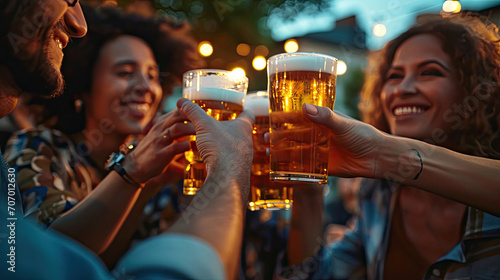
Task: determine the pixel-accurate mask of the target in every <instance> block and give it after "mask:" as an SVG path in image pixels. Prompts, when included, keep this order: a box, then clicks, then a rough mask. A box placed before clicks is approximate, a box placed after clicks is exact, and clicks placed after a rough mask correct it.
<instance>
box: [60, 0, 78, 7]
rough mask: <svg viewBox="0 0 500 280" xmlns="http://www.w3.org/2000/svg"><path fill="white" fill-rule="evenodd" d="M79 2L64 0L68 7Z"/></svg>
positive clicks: (76, 0)
mask: <svg viewBox="0 0 500 280" xmlns="http://www.w3.org/2000/svg"><path fill="white" fill-rule="evenodd" d="M78 1H79V0H64V2H66V3H67V4H68V6H70V7H74V6H75V5H76V3H78Z"/></svg>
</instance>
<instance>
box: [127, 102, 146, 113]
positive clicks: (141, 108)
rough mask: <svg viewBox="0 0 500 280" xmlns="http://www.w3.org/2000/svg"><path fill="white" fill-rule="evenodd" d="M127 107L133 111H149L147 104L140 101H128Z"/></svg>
mask: <svg viewBox="0 0 500 280" xmlns="http://www.w3.org/2000/svg"><path fill="white" fill-rule="evenodd" d="M128 106H129V108H130V109H132V110H134V111H138V112H141V113H146V112H148V111H149V108H150V106H149V104H145V103H142V104H138V103H129V104H128Z"/></svg>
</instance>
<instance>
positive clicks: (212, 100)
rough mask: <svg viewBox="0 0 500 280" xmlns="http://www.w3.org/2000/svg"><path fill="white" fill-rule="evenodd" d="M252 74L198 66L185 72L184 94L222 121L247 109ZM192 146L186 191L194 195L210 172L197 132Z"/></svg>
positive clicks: (190, 139) (190, 140) (191, 138)
mask: <svg viewBox="0 0 500 280" xmlns="http://www.w3.org/2000/svg"><path fill="white" fill-rule="evenodd" d="M247 88H248V78H247V77H245V76H244V75H239V74H237V73H236V72H231V71H226V70H218V69H197V70H192V71H188V72H186V73H184V76H183V85H182V94H183V96H184V97H185V98H187V99H189V100H191V101H193V103H196V104H198V105H200V107H201V108H203V109H204V110H205V112H207V114H208V115H210V116H212V117H213V118H215V119H216V120H219V121H227V120H233V119H235V118H236V117H238V115H239V114H240V113H241V112H242V111H243V98H244V97H245V94H246V92H247ZM189 143H190V146H191V149H190V150H189V151H187V152H185V153H184V156H185V157H186V159H187V160H188V162H189V163H188V165H187V167H186V170H185V172H184V188H183V193H184V194H187V195H194V194H196V192H197V191H198V190H199V189H200V188H201V186H202V185H203V182H204V181H205V177H206V176H207V172H206V169H205V164H204V163H203V159H202V158H201V156H200V154H199V153H198V149H197V148H196V136H190V137H189Z"/></svg>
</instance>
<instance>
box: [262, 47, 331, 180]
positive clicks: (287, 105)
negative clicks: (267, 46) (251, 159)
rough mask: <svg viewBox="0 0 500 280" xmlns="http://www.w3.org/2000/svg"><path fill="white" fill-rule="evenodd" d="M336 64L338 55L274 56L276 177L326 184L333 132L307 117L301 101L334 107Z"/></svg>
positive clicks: (272, 98) (272, 130)
mask: <svg viewBox="0 0 500 280" xmlns="http://www.w3.org/2000/svg"><path fill="white" fill-rule="evenodd" d="M336 67H337V59H335V58H333V57H330V56H326V55H320V54H312V53H292V54H282V55H276V56H273V57H271V58H270V59H269V61H268V74H269V83H268V86H269V99H270V109H271V110H270V111H271V113H270V125H271V127H270V136H271V146H270V177H271V180H273V181H301V182H309V183H317V184H323V183H326V182H327V177H328V150H329V131H328V130H327V129H326V128H324V127H321V126H318V125H315V124H313V123H312V122H311V121H309V120H307V119H306V118H305V117H304V115H303V113H302V105H303V104H304V103H310V104H314V105H317V106H323V107H328V108H330V109H333V106H334V103H335V86H336V81H337V74H336Z"/></svg>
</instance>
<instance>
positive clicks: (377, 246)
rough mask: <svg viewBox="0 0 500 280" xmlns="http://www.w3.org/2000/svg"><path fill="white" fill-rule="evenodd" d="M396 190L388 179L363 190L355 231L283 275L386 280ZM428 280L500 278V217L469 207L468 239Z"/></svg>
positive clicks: (433, 267) (433, 268)
mask: <svg viewBox="0 0 500 280" xmlns="http://www.w3.org/2000/svg"><path fill="white" fill-rule="evenodd" d="M394 191H395V188H392V187H390V186H389V185H388V184H386V183H385V182H384V181H382V180H373V181H372V182H371V183H370V184H369V185H368V186H365V187H364V188H362V190H361V193H360V195H361V202H360V210H361V214H360V215H359V218H358V219H357V222H356V227H355V229H354V230H353V231H350V232H347V233H346V234H345V236H344V238H343V239H341V240H340V241H338V242H336V243H333V244H330V245H328V246H323V247H322V249H320V251H319V252H318V254H317V255H315V256H314V257H313V258H310V259H309V260H307V261H305V262H304V263H302V264H300V265H297V266H293V267H288V268H286V269H285V270H284V271H283V272H282V273H281V275H282V276H284V277H286V278H291V279H383V268H384V261H385V258H386V255H387V249H388V245H389V228H390V221H391V218H392V209H391V207H390V205H391V197H392V195H393V193H394ZM478 277H479V278H478ZM424 279H500V218H499V217H496V216H493V215H490V214H488V213H485V212H482V211H479V210H477V209H474V208H472V207H469V208H468V216H467V224H466V231H465V234H464V236H463V237H462V240H461V241H460V242H459V243H458V244H457V245H456V246H455V247H454V248H453V249H452V250H451V251H449V252H448V253H447V254H446V255H444V256H442V257H441V258H440V259H439V260H437V261H436V262H435V263H434V264H432V265H431V266H430V267H429V269H428V270H427V272H426V274H425V277H424Z"/></svg>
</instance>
